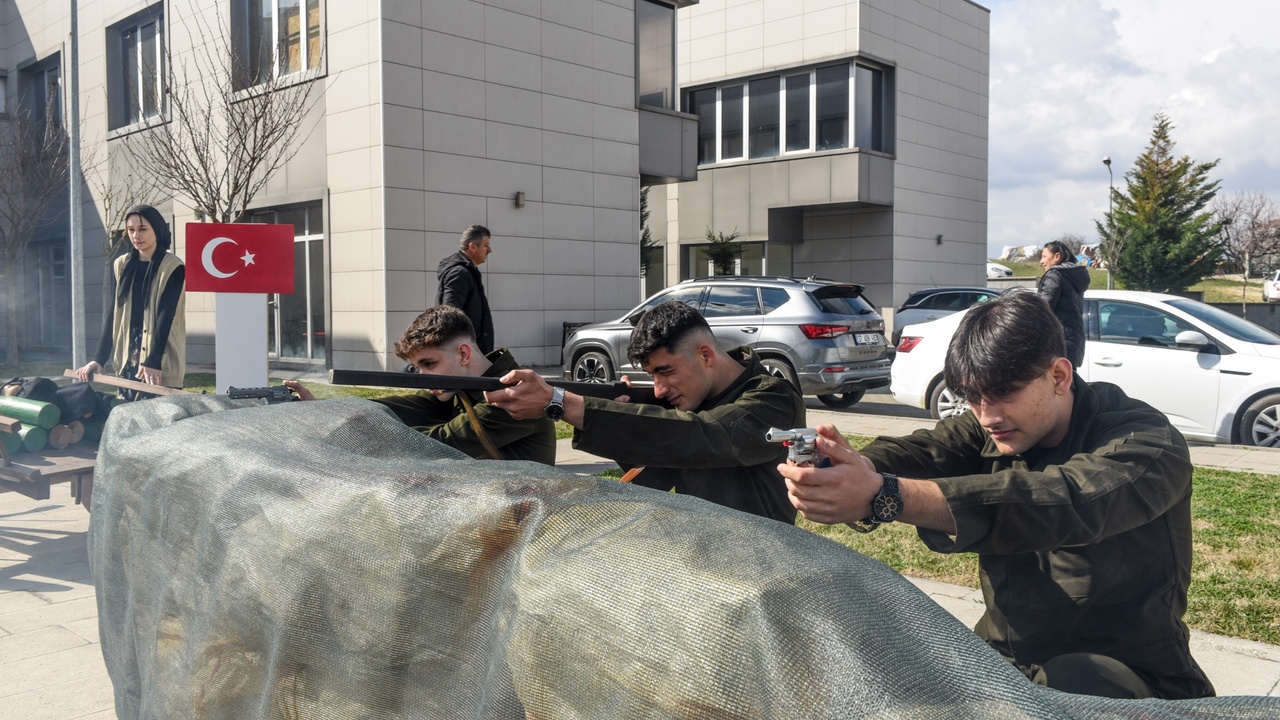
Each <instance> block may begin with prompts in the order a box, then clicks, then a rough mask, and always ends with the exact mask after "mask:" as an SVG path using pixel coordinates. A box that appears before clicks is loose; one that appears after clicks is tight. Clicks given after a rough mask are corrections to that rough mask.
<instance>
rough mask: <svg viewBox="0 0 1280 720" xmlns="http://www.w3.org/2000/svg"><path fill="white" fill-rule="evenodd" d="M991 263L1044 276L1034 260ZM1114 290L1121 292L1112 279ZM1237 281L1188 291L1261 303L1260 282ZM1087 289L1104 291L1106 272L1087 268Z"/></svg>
mask: <svg viewBox="0 0 1280 720" xmlns="http://www.w3.org/2000/svg"><path fill="white" fill-rule="evenodd" d="M992 262H997V263H1000V264H1001V265H1004V266H1006V267H1008V268H1009V269H1010V270H1013V276H1014V277H1040V276H1041V275H1043V274H1044V268H1042V267H1040V263H1039V262H1037V261H1034V260H1019V261H1014V262H1011V261H1006V260H992ZM1112 282H1113V283H1115V288H1116V289H1117V290H1123V289H1124V288H1123V287H1121V286H1120V284H1119V283H1118V282H1116V281H1115V280H1114V278H1113V280H1112ZM1241 285H1242V283H1241V282H1240V281H1239V280H1233V279H1230V278H1222V277H1211V278H1208V279H1205V280H1201V281H1200V282H1198V283H1196V284H1195V285H1192V286H1191V287H1190V288H1189V289H1190V290H1192V291H1194V292H1203V293H1204V301H1205V302H1208V303H1238V302H1241V292H1242V291H1243V292H1244V302H1262V280H1261V279H1257V280H1250V281H1249V282H1248V283H1247V285H1245V286H1244V287H1243V288H1242V287H1241ZM1089 287H1090V289H1093V290H1105V289H1106V287H1107V271H1106V270H1096V269H1094V268H1089Z"/></svg>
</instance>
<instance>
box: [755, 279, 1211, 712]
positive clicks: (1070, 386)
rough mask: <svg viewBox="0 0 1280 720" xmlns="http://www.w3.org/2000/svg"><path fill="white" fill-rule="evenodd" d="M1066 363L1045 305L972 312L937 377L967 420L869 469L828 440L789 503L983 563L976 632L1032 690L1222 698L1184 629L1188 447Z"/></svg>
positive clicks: (866, 459) (803, 470)
mask: <svg viewBox="0 0 1280 720" xmlns="http://www.w3.org/2000/svg"><path fill="white" fill-rule="evenodd" d="M1065 354H1066V349H1065V343H1064V340H1063V333H1062V326H1061V325H1060V324H1059V323H1058V322H1057V321H1056V320H1055V319H1054V317H1053V313H1052V312H1051V311H1050V310H1049V307H1048V305H1047V304H1046V303H1045V302H1044V300H1043V299H1041V298H1040V297H1038V296H1037V295H1035V294H1033V293H1017V294H1014V295H1012V296H1005V297H1002V298H1000V299H998V300H993V301H991V302H988V303H984V304H982V305H979V306H977V307H975V308H973V309H972V310H970V311H969V314H968V315H967V316H966V317H965V318H964V320H963V321H962V322H961V324H960V327H959V328H958V329H957V330H956V333H955V335H954V336H953V338H952V340H951V345H950V347H949V348H948V351H947V360H946V367H945V371H944V375H945V380H946V383H947V386H948V387H950V388H952V390H954V391H956V392H958V393H960V394H961V395H962V396H963V397H965V398H967V399H968V400H969V402H970V406H971V412H966V413H964V414H962V415H958V416H954V417H951V418H948V419H945V420H943V421H941V422H939V423H938V425H937V427H936V428H934V429H932V430H920V431H917V432H915V433H914V434H912V435H909V436H906V437H901V438H880V439H878V440H876V441H875V442H874V443H872V444H871V445H868V446H867V447H866V448H864V449H863V450H862V451H861V453H859V452H855V451H854V450H853V449H851V448H850V447H849V446H848V444H847V443H846V442H845V441H844V438H843V437H842V436H840V435H839V433H838V432H837V431H836V429H835V428H834V427H832V426H829V425H827V426H823V427H821V428H819V439H818V449H819V450H820V451H822V452H824V453H826V454H827V456H828V457H830V459H831V461H832V463H833V464H832V466H831V467H828V468H821V469H818V468H812V467H794V466H782V467H780V468H779V470H780V472H782V474H783V475H784V476H786V478H787V487H788V489H789V491H790V495H791V501H792V502H793V503H794V504H795V506H796V508H798V509H799V510H800V511H801V512H802V513H804V515H805V517H807V518H809V519H811V520H816V521H818V522H823V523H837V522H844V523H849V524H850V525H852V526H853V527H854V528H855V529H862V530H864V531H869V530H873V529H875V527H877V526H878V525H879V524H882V523H886V522H892V521H894V520H898V521H901V522H906V523H910V524H912V525H915V526H916V528H917V531H918V534H919V536H920V539H921V540H923V541H924V542H925V544H926V545H928V546H929V547H930V548H931V549H933V550H935V551H938V552H945V553H954V552H975V553H978V562H979V567H980V568H981V580H982V594H983V597H984V599H985V601H986V612H985V613H984V615H983V617H982V619H981V620H980V621H979V622H978V625H977V627H976V628H975V632H977V634H978V635H979V636H980V637H982V638H983V639H984V640H986V641H987V643H988V644H990V645H991V647H992V648H994V649H995V650H996V651H997V652H999V653H1000V654H1001V655H1003V656H1004V657H1005V658H1006V659H1008V660H1009V661H1010V662H1012V663H1014V664H1015V665H1017V667H1018V668H1019V669H1021V670H1022V671H1023V672H1024V673H1025V674H1026V675H1027V676H1028V677H1029V678H1031V679H1032V680H1033V681H1035V682H1037V683H1040V684H1043V685H1048V686H1049V687H1054V688H1057V689H1059V690H1064V691H1066V692H1073V693H1080V694H1087V695H1103V696H1108V697H1135V698H1138V697H1153V696H1154V697H1159V698H1170V699H1180V698H1195V697H1204V696H1209V695H1213V686H1212V684H1210V682H1209V679H1208V678H1207V677H1206V676H1205V674H1204V672H1203V671H1202V670H1201V669H1200V667H1199V666H1198V665H1197V664H1196V662H1195V660H1194V659H1193V658H1192V657H1191V651H1190V648H1189V647H1188V631H1187V627H1186V625H1185V624H1183V622H1182V616H1183V614H1184V613H1185V612H1186V608H1187V586H1188V584H1189V583H1190V580H1191V460H1190V454H1189V452H1188V450H1187V444H1186V442H1185V441H1184V440H1183V438H1182V436H1181V435H1180V434H1179V433H1178V431H1177V430H1175V429H1174V428H1173V426H1172V425H1170V424H1169V421H1168V420H1167V419H1166V418H1165V417H1164V415H1162V414H1160V413H1159V412H1158V411H1156V410H1155V409H1154V408H1152V407H1151V406H1149V405H1146V404H1145V403H1142V402H1139V401H1137V400H1133V399H1130V398H1129V397H1127V396H1126V395H1125V394H1124V393H1123V392H1122V391H1121V390H1120V388H1118V387H1116V386H1114V385H1110V384H1108V383H1095V384H1093V385H1089V384H1087V383H1085V382H1083V381H1082V380H1080V378H1078V377H1076V376H1075V374H1074V372H1073V370H1072V366H1071V361H1070V360H1069V359H1067V358H1066V357H1065ZM897 475H901V476H902V477H901V478H899V477H897Z"/></svg>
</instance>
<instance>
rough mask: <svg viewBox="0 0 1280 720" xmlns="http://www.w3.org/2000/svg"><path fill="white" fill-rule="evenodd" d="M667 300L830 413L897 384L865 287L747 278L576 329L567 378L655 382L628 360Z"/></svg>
mask: <svg viewBox="0 0 1280 720" xmlns="http://www.w3.org/2000/svg"><path fill="white" fill-rule="evenodd" d="M667 300H679V301H681V302H685V303H688V304H689V305H691V306H693V307H694V308H696V309H697V310H698V312H700V313H702V316H703V317H705V318H706V319H707V323H708V324H710V325H711V331H712V332H714V333H715V335H716V338H717V339H718V340H719V341H720V344H721V346H722V347H724V348H725V349H729V348H734V347H738V346H740V345H747V346H749V347H750V348H751V349H752V350H753V351H754V352H755V353H756V355H757V356H758V357H759V358H760V362H761V364H763V365H764V367H765V369H767V370H768V371H769V372H770V373H772V374H773V375H775V376H777V377H780V378H783V379H785V380H787V381H788V382H790V383H791V384H792V385H794V386H796V387H798V388H799V389H800V392H801V393H802V394H804V395H817V396H818V399H819V400H821V401H822V402H823V403H824V404H826V405H828V406H830V407H848V406H850V405H852V404H854V403H856V402H858V401H859V400H861V399H862V395H863V393H864V392H866V391H867V390H869V389H871V388H877V387H883V386H885V385H888V384H889V355H888V349H889V346H888V344H887V343H886V342H885V337H884V320H883V319H882V318H881V317H880V316H879V315H878V314H877V313H876V311H875V310H874V309H873V308H872V307H871V305H870V303H868V302H867V300H866V299H865V298H863V297H862V286H861V285H854V284H852V283H837V282H833V281H830V280H818V279H814V278H809V279H807V280H800V279H796V278H783V277H747V276H740V275H727V276H723V277H712V278H695V279H693V280H685V281H684V282H682V283H680V284H678V285H673V286H671V287H669V288H666V289H664V290H661V291H660V292H658V293H656V294H655V295H653V297H650V298H649V299H648V300H645V301H644V302H643V303H641V304H640V305H639V306H638V307H636V308H635V309H634V310H632V311H631V312H629V313H627V314H626V315H624V316H622V317H621V318H619V319H617V320H613V321H610V322H601V323H593V324H590V325H584V326H582V327H579V328H577V329H575V330H573V331H572V332H571V333H570V334H569V335H568V336H567V337H566V338H565V344H564V376H565V378H567V379H570V380H578V381H582V382H611V381H613V380H615V379H617V377H618V376H619V375H627V376H629V377H630V378H631V379H632V380H633V381H639V382H652V380H651V379H650V378H649V376H648V374H647V373H645V372H644V371H642V370H641V369H640V368H638V367H636V366H635V365H633V364H632V363H631V361H630V360H628V359H627V344H628V343H629V342H630V340H631V330H632V329H633V328H634V327H635V324H636V323H637V322H639V320H640V316H641V315H643V314H644V313H645V311H647V310H648V309H649V308H651V307H653V306H655V305H657V304H658V303H662V302H666V301H667Z"/></svg>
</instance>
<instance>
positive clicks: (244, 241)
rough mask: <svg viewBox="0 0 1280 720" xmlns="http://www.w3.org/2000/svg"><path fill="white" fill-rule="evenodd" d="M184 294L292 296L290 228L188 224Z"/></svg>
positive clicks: (246, 224) (289, 226) (288, 226)
mask: <svg viewBox="0 0 1280 720" xmlns="http://www.w3.org/2000/svg"><path fill="white" fill-rule="evenodd" d="M186 272H187V290H189V291H191V292H225V293H283V294H289V293H292V292H293V226H292V225H263V224H259V223H187V269H186Z"/></svg>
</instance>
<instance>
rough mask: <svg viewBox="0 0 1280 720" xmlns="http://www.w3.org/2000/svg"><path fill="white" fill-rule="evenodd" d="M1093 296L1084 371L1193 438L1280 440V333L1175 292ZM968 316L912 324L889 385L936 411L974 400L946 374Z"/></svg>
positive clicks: (1274, 443) (897, 394) (904, 398)
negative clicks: (954, 340)
mask: <svg viewBox="0 0 1280 720" xmlns="http://www.w3.org/2000/svg"><path fill="white" fill-rule="evenodd" d="M1084 297H1085V332H1086V335H1087V339H1086V341H1085V350H1084V363H1083V364H1082V365H1081V366H1080V370H1079V373H1080V376H1081V377H1082V378H1084V379H1085V380H1087V381H1089V382H1099V381H1102V382H1109V383H1114V384H1116V385H1118V386H1120V388H1121V389H1123V390H1124V391H1125V393H1126V394H1128V395H1129V396H1130V397H1133V398H1137V399H1139V400H1142V401H1144V402H1146V403H1148V404H1150V405H1152V406H1153V407H1155V408H1156V409H1158V410H1160V411H1161V412H1163V413H1164V414H1165V415H1166V416H1168V418H1169V420H1170V422H1172V423H1173V425H1174V427H1176V428H1178V430H1179V431H1181V432H1182V434H1183V435H1184V436H1186V437H1187V438H1188V439H1191V440H1200V441H1207V442H1220V443H1240V444H1244V445H1260V446H1263V447H1280V336H1277V335H1275V334H1273V333H1271V332H1269V331H1267V330H1264V329H1263V328H1260V327H1258V326H1257V325H1254V324H1253V323H1251V322H1247V321H1245V320H1241V319H1240V318H1238V317H1236V316H1234V315H1232V314H1230V313H1228V312H1226V311H1223V310H1219V309H1218V308H1215V307H1213V306H1212V305H1206V304H1204V303H1201V302H1196V301H1195V300H1188V299H1186V298H1181V297H1176V296H1173V295H1160V294H1156V293H1145V292H1133V291H1127V290H1089V291H1086V292H1085V294H1084ZM966 312H967V311H966ZM964 315H965V313H955V314H954V315H948V316H947V317H944V318H942V319H941V320H935V321H933V322H931V323H923V324H920V325H910V326H908V327H906V328H904V329H903V332H902V340H901V341H900V342H899V344H898V353H897V357H896V358H895V359H894V362H893V370H892V381H891V384H890V386H889V389H890V391H891V392H892V393H893V398H894V399H895V400H897V401H898V402H900V403H903V404H905V405H912V406H914V407H919V408H925V409H927V410H929V411H930V412H931V413H932V414H933V416H934V417H935V418H938V417H947V416H950V415H953V414H956V413H961V412H964V411H965V410H967V409H968V406H967V405H966V404H965V403H964V401H963V400H962V399H961V398H958V397H956V396H955V395H953V394H952V393H951V392H950V391H949V390H948V389H947V387H946V383H945V382H943V379H942V366H943V362H944V360H945V357H946V352H947V345H948V344H949V343H950V342H951V335H952V334H953V333H954V332H955V329H956V327H957V326H959V324H960V321H961V319H963V318H964Z"/></svg>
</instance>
